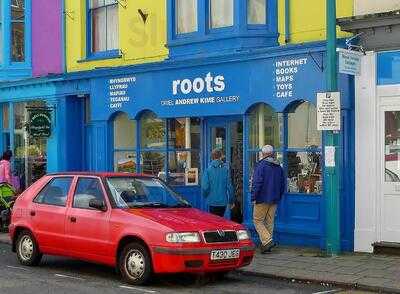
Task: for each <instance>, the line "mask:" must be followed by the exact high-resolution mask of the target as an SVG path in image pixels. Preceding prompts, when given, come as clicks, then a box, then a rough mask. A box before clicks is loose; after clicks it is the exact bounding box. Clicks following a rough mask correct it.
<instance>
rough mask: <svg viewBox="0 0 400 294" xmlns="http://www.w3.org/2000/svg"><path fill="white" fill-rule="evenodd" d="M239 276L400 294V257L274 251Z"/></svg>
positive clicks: (3, 240)
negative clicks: (329, 255)
mask: <svg viewBox="0 0 400 294" xmlns="http://www.w3.org/2000/svg"><path fill="white" fill-rule="evenodd" d="M0 243H6V244H10V243H11V242H10V240H9V237H8V235H7V234H0ZM238 272H239V273H241V274H243V275H249V276H256V277H264V278H268V279H271V278H273V279H284V280H288V281H291V282H307V283H317V284H322V285H331V286H338V287H343V288H351V289H359V290H366V291H374V292H378V293H399V294H400V256H389V255H374V254H368V253H344V254H341V255H339V256H335V257H327V256H325V255H324V254H323V253H322V252H321V251H319V250H315V249H308V248H297V247H275V248H274V249H273V251H272V252H271V253H269V254H259V253H257V255H256V257H255V258H254V261H253V262H252V264H251V265H249V266H247V267H244V268H242V269H240V270H239V271H238Z"/></svg>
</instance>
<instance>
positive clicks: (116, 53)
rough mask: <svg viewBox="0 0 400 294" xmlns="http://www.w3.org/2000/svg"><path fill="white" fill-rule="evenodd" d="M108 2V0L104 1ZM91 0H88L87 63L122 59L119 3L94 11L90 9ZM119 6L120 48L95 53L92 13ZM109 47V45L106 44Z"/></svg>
mask: <svg viewBox="0 0 400 294" xmlns="http://www.w3.org/2000/svg"><path fill="white" fill-rule="evenodd" d="M104 1H106V0H104ZM90 5H91V0H86V59H85V61H91V60H103V59H113V58H121V57H122V55H121V51H120V36H119V5H120V4H119V1H118V0H116V3H115V4H107V5H103V6H99V7H96V8H94V9H92V8H91V7H90ZM113 5H116V6H117V15H118V20H117V23H118V28H117V29H118V32H117V33H118V48H116V49H109V50H107V49H106V50H103V51H93V31H92V15H93V13H92V11H93V10H96V9H101V8H106V11H107V7H109V6H113ZM106 28H107V12H106ZM106 42H107V29H106ZM106 46H107V44H106Z"/></svg>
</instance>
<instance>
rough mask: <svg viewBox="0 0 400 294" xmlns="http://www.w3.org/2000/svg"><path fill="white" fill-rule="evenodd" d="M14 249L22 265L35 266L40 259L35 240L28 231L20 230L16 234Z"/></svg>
mask: <svg viewBox="0 0 400 294" xmlns="http://www.w3.org/2000/svg"><path fill="white" fill-rule="evenodd" d="M16 249H17V258H18V260H19V262H20V263H21V264H22V265H26V266H35V265H38V264H39V262H40V260H41V259H42V254H41V253H40V252H39V247H38V245H37V243H36V240H35V238H34V237H33V235H32V233H31V232H29V231H22V232H21V233H20V234H19V235H18V239H17V244H16Z"/></svg>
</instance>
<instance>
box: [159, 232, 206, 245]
mask: <svg viewBox="0 0 400 294" xmlns="http://www.w3.org/2000/svg"><path fill="white" fill-rule="evenodd" d="M165 239H166V241H167V242H169V243H199V242H200V235H199V233H196V232H187V233H186V232H185V233H168V234H167V235H166V237H165Z"/></svg>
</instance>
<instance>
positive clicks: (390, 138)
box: [365, 106, 400, 243]
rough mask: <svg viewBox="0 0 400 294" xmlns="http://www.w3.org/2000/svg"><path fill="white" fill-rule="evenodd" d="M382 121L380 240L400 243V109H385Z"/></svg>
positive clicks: (379, 207) (381, 113) (381, 117)
mask: <svg viewBox="0 0 400 294" xmlns="http://www.w3.org/2000/svg"><path fill="white" fill-rule="evenodd" d="M380 122H381V126H380V136H379V137H380V147H379V149H378V150H380V151H381V152H380V156H379V158H380V159H381V160H380V162H381V164H380V165H379V166H380V171H381V172H380V174H381V176H380V178H381V180H380V182H381V189H379V190H378V191H381V192H380V195H378V203H377V204H378V205H377V209H378V211H377V215H378V218H379V219H378V224H380V233H379V232H378V235H380V236H378V238H379V239H380V241H384V242H396V243H400V106H384V107H382V108H381V111H380ZM365 135H366V136H368V134H365ZM372 137H373V136H371V138H372Z"/></svg>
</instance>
